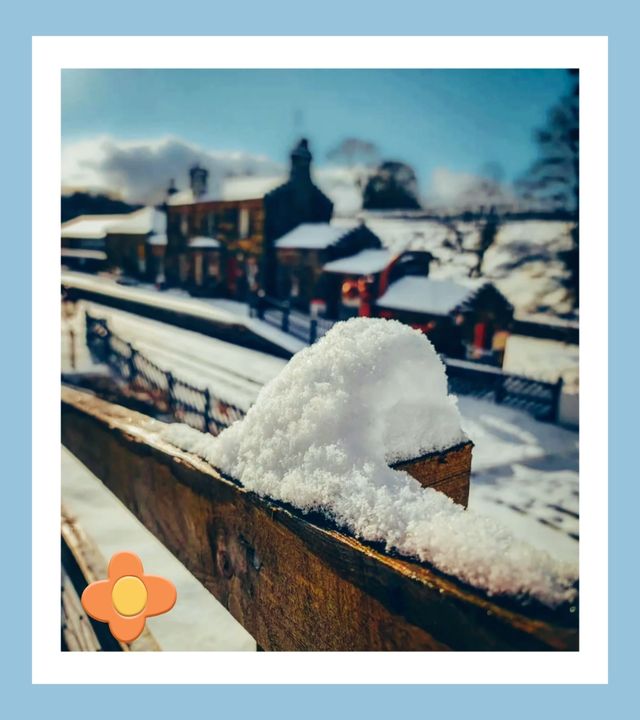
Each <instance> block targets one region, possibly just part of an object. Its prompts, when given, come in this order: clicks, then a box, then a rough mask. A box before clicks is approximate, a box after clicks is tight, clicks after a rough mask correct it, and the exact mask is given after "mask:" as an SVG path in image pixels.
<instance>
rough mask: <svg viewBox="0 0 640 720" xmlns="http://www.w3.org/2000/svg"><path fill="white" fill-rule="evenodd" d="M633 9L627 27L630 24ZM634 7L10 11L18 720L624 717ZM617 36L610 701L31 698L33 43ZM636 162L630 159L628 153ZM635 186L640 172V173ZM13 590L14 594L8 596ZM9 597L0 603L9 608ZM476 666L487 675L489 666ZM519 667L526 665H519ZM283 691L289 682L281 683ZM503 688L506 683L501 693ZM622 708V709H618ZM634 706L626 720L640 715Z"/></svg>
mask: <svg viewBox="0 0 640 720" xmlns="http://www.w3.org/2000/svg"><path fill="white" fill-rule="evenodd" d="M625 6H626V8H627V9H626V11H625ZM629 7H630V3H623V2H616V1H615V0H610V1H609V2H608V3H603V4H600V5H598V6H595V5H594V6H588V5H587V4H586V3H577V2H564V3H563V2H558V0H536V2H535V3H529V4H524V3H516V2H513V0H509V1H504V0H484V2H479V1H477V0H476V1H472V2H468V1H467V2H461V1H458V2H450V3H447V2H439V3H438V4H437V5H436V4H434V3H430V2H428V0H394V1H393V2H388V0H387V1H386V2H381V1H380V0H368V2H360V1H358V2H355V1H352V2H349V0H322V2H319V3H316V4H315V5H311V4H310V3H308V2H306V3H305V2H302V1H301V0H297V1H296V2H294V1H293V0H253V1H252V2H248V1H247V0H239V1H238V2H227V3H225V4H222V3H220V2H215V0H208V1H207V0H190V1H189V2H188V3H186V4H180V3H176V2H175V0H171V2H168V1H167V0H155V1H154V2H147V1H145V2H132V0H109V2H105V3H100V4H97V3H96V4H93V3H88V2H87V0H69V1H58V2H46V3H44V2H43V3H37V2H33V1H31V2H29V1H28V0H25V1H24V2H22V3H21V4H17V3H12V4H11V6H10V8H7V7H5V8H4V12H3V21H2V25H3V28H2V29H3V30H4V32H3V33H2V34H3V40H2V44H0V54H1V57H2V65H1V67H2V72H3V77H4V87H3V90H4V92H3V103H2V105H3V107H4V110H3V112H2V125H3V130H4V139H5V140H6V142H4V143H3V144H4V146H5V152H4V156H3V159H4V166H3V168H2V170H1V171H0V188H1V189H2V192H1V194H0V197H2V199H3V204H4V213H3V220H4V226H3V227H4V229H5V234H4V237H3V244H4V245H3V250H4V253H3V258H4V260H5V264H4V267H3V272H2V282H1V283H0V297H1V300H2V305H1V307H2V308H3V309H4V311H5V312H4V315H3V319H4V321H5V331H4V333H3V339H4V341H5V342H4V343H3V349H4V352H3V353H2V363H3V375H2V377H3V379H4V383H3V386H2V387H3V391H4V392H3V400H4V402H3V410H4V413H3V416H2V420H3V423H2V424H3V428H5V429H4V430H3V432H2V435H1V436H0V437H2V441H3V442H2V445H3V448H4V459H5V463H4V467H5V470H6V472H5V474H4V477H3V480H4V488H3V489H4V503H3V506H4V513H3V522H2V524H1V527H2V534H3V545H2V547H3V549H4V558H3V564H4V572H3V576H2V580H1V581H0V583H1V584H2V585H4V584H5V582H6V583H7V584H8V585H9V586H10V590H11V592H9V593H4V596H3V597H2V598H1V599H0V603H2V609H3V610H4V613H3V615H2V617H3V620H4V622H3V627H2V634H1V637H2V646H3V655H4V656H5V657H6V659H7V662H6V663H4V672H3V680H4V681H5V682H4V683H3V685H4V686H5V689H4V691H3V698H2V700H3V702H2V707H3V709H5V711H6V712H7V716H11V717H42V718H47V720H49V718H52V717H58V716H63V715H64V716H65V717H69V716H70V715H71V716H72V717H74V716H81V715H84V714H85V713H88V714H89V715H90V716H91V717H92V718H96V720H97V719H99V718H110V720H113V717H114V716H116V717H117V714H118V713H122V714H123V715H124V716H128V715H129V714H130V713H131V714H132V713H133V712H134V711H135V710H137V711H138V712H139V713H144V717H145V718H146V717H148V716H149V715H151V716H152V717H153V716H155V717H157V718H161V717H162V718H164V717H167V718H169V717H180V715H184V714H185V711H186V712H197V713H201V714H203V715H204V714H206V715H212V716H214V717H215V716H218V717H220V716H222V715H223V714H225V715H227V716H230V717H233V716H235V715H240V716H243V717H244V716H249V715H252V716H254V717H259V716H260V715H263V714H264V715H265V716H267V717H268V716H269V715H272V714H273V715H277V716H278V717H288V716H292V717H297V716H299V715H303V716H304V717H306V718H326V717H327V716H329V717H331V716H343V715H344V716H347V715H348V716H351V717H359V716H364V717H390V716H391V717H393V716H395V717H397V716H398V715H399V714H401V713H412V714H413V713H416V714H420V715H424V716H433V715H435V714H443V715H444V714H446V717H465V718H471V717H485V716H492V717H502V716H504V717H518V718H536V720H537V719H538V718H539V716H540V715H542V714H548V715H549V716H550V717H559V716H566V715H569V714H571V716H572V717H577V716H578V713H579V714H581V715H582V716H583V717H591V716H594V717H595V716H598V717H602V716H606V715H607V714H611V713H616V709H615V704H614V702H613V701H614V700H620V701H622V702H624V695H625V694H626V692H627V691H628V690H630V689H631V682H632V680H635V675H636V674H637V671H636V670H635V668H637V659H636V656H635V653H633V652H632V651H633V650H634V649H635V648H634V646H633V645H632V643H633V639H634V636H635V635H636V634H637V631H636V628H635V626H634V610H635V608H633V607H632V606H631V603H632V600H633V595H632V588H631V587H630V583H629V582H628V579H629V578H632V577H633V576H634V575H635V574H636V573H637V556H636V554H635V549H636V548H635V546H636V545H637V542H636V541H635V539H634V538H635V534H634V530H635V527H636V524H637V523H635V522H634V520H635V516H636V514H637V512H638V484H639V483H638V477H637V476H638V472H637V469H636V468H635V467H634V466H633V465H632V464H631V457H630V449H631V448H632V447H633V442H634V435H635V434H636V433H637V423H636V416H635V413H633V412H632V400H633V399H634V397H635V396H637V392H635V389H634V370H635V365H636V362H634V361H635V357H634V355H633V348H632V347H630V345H631V343H629V344H628V345H627V344H625V343H624V338H625V336H626V337H629V336H632V335H633V334H634V333H635V332H636V328H635V326H634V324H633V320H632V318H631V313H630V312H629V311H630V309H631V308H633V307H634V305H635V304H636V303H637V300H636V296H635V293H633V289H634V285H633V280H634V278H633V273H634V272H636V273H637V269H638V267H639V264H640V263H639V262H638V261H639V257H638V245H639V243H640V241H639V240H638V238H637V221H636V224H635V225H632V223H631V219H632V212H634V213H636V214H637V210H636V207H637V204H638V200H637V197H636V195H637V185H638V183H637V168H633V167H632V162H633V158H634V156H637V130H636V131H635V135H632V132H633V130H632V127H633V126H634V125H637V118H638V113H637V104H638V103H637V97H636V95H637V93H636V87H637V71H636V68H637V52H634V51H636V50H637V45H638V39H637V19H634V18H633V17H632V11H631V10H630V9H629ZM168 34H171V35H194V34H211V35H236V34H241V35H297V34H303V35H324V34H326V35H335V34H340V35H420V34H422V35H521V34H526V35H549V34H553V35H608V36H609V43H610V45H609V51H610V59H609V62H610V80H609V81H610V107H611V110H610V138H611V139H610V159H611V162H610V166H611V170H612V172H611V179H610V186H611V193H610V209H609V216H610V238H611V239H610V245H609V247H610V252H609V256H610V264H609V277H610V305H609V308H610V320H609V322H610V352H609V373H610V418H611V419H610V423H611V432H610V445H609V457H610V517H611V522H610V588H611V591H610V650H611V652H610V684H609V686H608V687H606V686H599V687H555V686H547V687H542V688H541V687H535V686H533V687H494V686H478V687H475V686H465V687H454V686H440V687H430V686H424V687H422V686H410V687H390V686H377V687H376V686H372V687H368V686H367V687H355V686H331V687H330V688H328V687H326V686H324V687H323V686H318V687H315V686H287V687H281V686H265V687H257V686H250V687H244V688H236V687H233V686H224V687H218V686H216V687H197V686H193V687H190V686H187V687H178V686H167V687H155V686H154V687H141V686H140V687H138V686H133V687H129V686H127V687H118V688H112V689H110V688H109V687H101V688H97V687H76V686H74V687H66V686H63V687H33V686H31V613H30V608H31V602H30V585H31V562H30V559H31V522H30V518H31V512H30V509H31V473H30V470H31V437H30V434H31V427H30V420H31V377H30V372H29V369H30V354H31V323H30V318H31V242H30V233H29V231H28V228H30V209H31V203H30V195H31V193H30V174H31V163H30V159H31V132H30V130H31V122H30V115H31V112H30V111H31V36H32V35H168ZM634 147H635V148H636V152H635V153H634V152H633V148H634ZM633 170H636V172H635V173H634V172H633ZM9 578H11V580H10V581H9ZM0 594H1V593H0ZM478 662H482V658H481V656H479V658H478ZM514 662H517V658H515V657H514ZM282 680H283V682H286V680H287V678H286V677H283V678H282ZM499 682H500V678H499V677H496V683H499ZM611 693H614V694H615V698H614V697H613V696H612V694H611ZM636 704H637V703H636V702H635V699H632V698H631V696H630V693H629V705H628V706H621V709H620V711H619V712H621V713H622V714H624V715H626V714H627V713H630V712H631V708H632V707H634V706H636Z"/></svg>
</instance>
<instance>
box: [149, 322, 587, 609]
mask: <svg viewBox="0 0 640 720" xmlns="http://www.w3.org/2000/svg"><path fill="white" fill-rule="evenodd" d="M162 437H163V439H165V440H167V441H168V442H171V443H172V444H174V445H176V446H177V447H180V448H182V449H183V450H186V451H189V452H192V453H194V454H196V455H198V456H199V457H201V458H203V459H205V460H207V461H208V462H210V463H211V464H212V465H214V466H216V467H218V468H219V469H220V470H221V471H222V472H224V473H226V474H227V475H229V476H232V477H234V478H235V479H237V480H239V481H240V482H241V483H242V484H243V485H244V487H246V488H247V489H249V490H252V491H253V492H256V493H257V494H259V495H261V496H266V497H270V498H272V499H274V500H280V501H283V502H287V503H290V504H291V505H294V506H296V507H297V508H299V509H301V510H303V511H311V510H314V511H319V512H321V513H323V514H324V515H325V516H326V517H328V518H329V519H331V520H333V521H334V522H336V523H337V524H338V525H340V526H341V527H344V528H346V529H347V530H349V531H350V532H351V533H353V534H354V535H356V536H357V537H359V538H361V539H363V540H368V541H373V542H382V543H384V544H385V547H386V548H387V549H388V550H396V551H398V552H400V553H402V554H405V555H408V556H412V557H418V558H420V560H422V561H427V562H430V563H432V564H433V565H434V566H436V567H437V568H439V569H440V570H441V571H443V572H445V573H449V574H451V575H455V576H457V577H459V578H460V579H462V580H464V581H465V582H467V583H469V584H471V585H474V586H476V587H478V588H481V589H483V590H485V591H487V592H488V593H490V594H497V593H508V594H510V595H527V596H531V597H535V598H537V599H538V600H540V601H541V602H544V603H546V604H548V605H551V606H554V605H557V604H559V603H561V602H564V601H567V600H570V599H572V598H573V596H574V591H573V589H572V583H573V581H574V579H575V577H576V573H575V571H574V570H573V569H572V568H570V567H568V566H564V565H560V564H559V563H558V562H557V561H555V560H553V559H552V558H551V557H550V556H549V555H548V554H546V553H544V552H541V551H539V550H536V549H534V548H532V547H531V546H529V545H527V544H525V543H522V542H521V541H518V540H516V539H515V538H514V536H513V535H512V534H511V533H510V532H509V531H507V530H506V529H504V528H502V527H500V526H499V525H498V524H497V523H495V522H494V521H492V520H490V519H488V518H485V517H483V516H480V515H476V514H474V513H473V512H472V511H465V510H464V509H463V508H462V506H460V505H456V504H455V503H454V502H453V501H452V500H451V499H450V498H448V497H447V496H446V495H444V494H442V493H439V492H437V491H435V490H433V489H425V488H423V487H422V486H421V485H420V484H419V483H418V481H417V480H415V479H414V478H412V477H411V476H409V475H408V474H407V473H405V472H400V471H396V470H392V469H391V468H390V467H389V464H390V463H393V462H396V461H399V460H406V459H410V458H412V457H417V456H420V455H422V454H425V453H427V452H432V451H435V450H442V449H445V448H447V447H450V446H452V445H456V444H457V443H459V442H462V441H464V440H466V436H465V435H464V433H463V431H462V429H461V427H460V415H459V413H458V409H457V405H456V401H455V398H453V397H451V396H449V395H448V394H447V380H446V375H445V371H444V366H443V364H442V362H441V361H440V359H439V357H438V356H437V354H436V352H435V350H434V349H433V346H432V345H431V343H430V342H429V340H428V339H427V338H426V337H425V336H424V335H422V334H421V333H420V332H418V331H416V330H413V329H411V328H410V327H408V326H406V325H404V324H402V323H399V322H397V321H389V320H382V319H369V318H356V319H352V320H349V321H348V322H345V323H338V324H336V325H335V326H334V327H333V328H332V329H331V330H330V331H329V332H328V333H327V334H326V335H325V336H324V338H322V339H321V340H320V341H319V342H318V343H316V344H315V345H312V346H311V347H309V348H306V349H304V350H302V351H301V352H299V353H297V354H296V355H295V356H294V357H293V358H292V359H291V360H290V361H289V363H288V364H287V365H286V366H285V368H284V369H283V370H282V372H281V373H280V374H279V375H278V376H277V377H276V378H274V379H273V380H272V381H271V382H269V383H268V384H267V385H265V387H264V388H263V389H262V390H261V392H260V394H259V395H258V398H257V400H256V403H255V405H254V406H253V407H252V408H251V409H250V410H249V412H248V413H247V415H246V417H245V418H244V419H243V420H241V421H239V422H237V423H234V424H233V425H232V426H231V427H230V428H228V429H226V430H225V431H224V432H222V433H221V434H220V435H219V436H218V437H217V438H213V437H211V436H210V435H205V434H203V433H200V432H198V431H196V430H193V429H192V428H189V427H187V426H185V425H171V426H169V427H168V428H167V429H166V430H164V431H163V433H162Z"/></svg>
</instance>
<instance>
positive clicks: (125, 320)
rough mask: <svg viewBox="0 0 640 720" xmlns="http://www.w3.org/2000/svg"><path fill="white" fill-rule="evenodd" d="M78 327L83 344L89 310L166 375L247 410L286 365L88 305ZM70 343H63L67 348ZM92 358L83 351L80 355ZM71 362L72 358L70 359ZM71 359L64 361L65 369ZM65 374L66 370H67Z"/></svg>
mask: <svg viewBox="0 0 640 720" xmlns="http://www.w3.org/2000/svg"><path fill="white" fill-rule="evenodd" d="M78 305H79V312H78V316H77V318H75V319H74V322H75V323H76V324H77V326H78V327H77V330H76V335H77V336H78V337H80V344H83V340H84V312H83V310H84V309H87V310H89V312H90V313H91V314H92V315H93V316H94V317H103V318H106V320H107V321H108V323H109V327H110V329H111V330H112V331H113V332H115V333H116V334H117V335H119V336H120V337H122V338H123V339H125V340H128V341H129V342H131V343H133V345H134V346H135V348H136V349H137V350H139V351H140V352H142V353H144V355H146V356H147V357H148V358H149V359H150V360H151V361H153V362H154V363H156V364H157V365H158V366H159V367H161V368H162V369H163V370H171V371H172V372H173V373H174V374H175V375H176V376H177V377H179V378H181V379H183V380H185V381H187V382H189V383H191V384H193V385H195V386H196V387H201V388H204V387H205V386H206V387H208V388H209V389H210V390H211V392H212V393H213V394H214V396H215V397H218V398H221V399H223V400H226V401H227V402H230V403H233V404H234V405H237V406H238V407H241V408H242V409H247V408H248V407H249V406H250V405H251V404H252V403H253V401H254V400H255V398H256V396H257V394H258V392H259V391H260V388H261V387H262V386H263V385H264V384H265V383H266V382H268V381H269V380H271V378H272V377H274V376H275V375H277V374H278V373H279V372H280V370H281V369H282V367H284V365H285V364H286V361H285V360H281V359H280V358H276V357H273V356H272V355H267V354H265V353H261V352H257V351H255V350H249V349H247V348H243V347H240V346H238V345H233V344H231V343H227V342H223V341H222V340H216V339H214V338H209V337H207V336H205V335H201V334H200V333H195V332H191V331H190V330H183V329H181V328H177V327H175V326H173V325H167V324H166V323H161V322H158V321H156V320H150V319H148V318H144V317H140V316H139V315H133V314H131V313H128V312H125V311H123V310H115V309H113V308H110V307H108V306H105V305H99V304H97V303H92V302H87V301H82V302H80V303H78ZM65 345H66V343H63V347H64V346H65ZM85 352H86V350H85V348H84V347H83V348H82V349H81V350H80V354H81V355H84V354H85ZM67 356H68V353H67ZM65 359H66V358H63V363H64V362H65ZM63 368H64V364H63Z"/></svg>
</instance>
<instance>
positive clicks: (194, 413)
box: [86, 308, 562, 435]
mask: <svg viewBox="0 0 640 720" xmlns="http://www.w3.org/2000/svg"><path fill="white" fill-rule="evenodd" d="M281 312H283V313H284V312H285V309H284V308H283V309H281ZM297 314H299V313H297ZM290 319H291V316H290V314H289V321H290ZM311 322H315V323H316V324H315V325H314V326H313V328H314V332H322V333H323V334H324V332H327V330H328V329H329V328H330V327H331V325H333V323H332V322H331V321H323V320H322V319H319V320H316V321H313V320H312V321H311ZM321 322H326V323H327V325H319V324H317V323H321ZM86 335H87V345H88V347H89V350H90V351H91V354H92V356H93V357H94V359H95V360H96V361H98V362H102V363H106V364H107V365H108V366H109V367H110V368H112V369H113V371H114V372H115V373H116V375H117V376H118V377H119V378H120V379H122V380H123V381H125V382H126V383H128V384H129V385H130V386H131V387H132V388H134V389H140V390H143V391H144V392H145V393H146V395H147V396H148V398H149V400H150V401H151V402H152V404H153V405H154V406H155V407H156V408H157V409H158V411H159V412H162V413H167V414H171V415H173V417H174V418H175V419H176V420H178V421H180V422H184V423H186V424H188V425H191V426H192V427H195V428H196V429H198V430H205V431H208V432H211V433H212V434H214V435H217V434H218V433H219V432H220V431H221V430H224V428H225V427H228V426H229V425H231V424H232V423H233V422H235V421H236V420H239V419H241V418H242V417H244V415H245V411H244V410H242V409H240V408H239V407H237V406H236V405H233V404H232V403H229V402H227V401H226V400H223V399H221V398H218V397H215V396H213V395H212V393H211V391H210V390H209V389H208V388H199V387H196V386H194V385H192V384H191V383H189V382H186V381H185V380H183V379H182V378H179V377H177V376H175V375H174V374H173V373H172V372H170V371H168V370H163V369H162V368H161V367H159V366H158V365H156V364H155V363H154V362H153V361H152V360H150V359H149V358H148V357H146V355H144V354H143V353H141V352H140V351H139V350H137V349H136V348H135V347H134V346H133V345H132V344H131V343H130V342H128V341H127V340H124V339H123V338H121V337H120V336H119V335H117V334H115V333H114V332H112V331H111V329H110V328H109V325H108V322H107V321H106V320H105V319H103V318H98V317H94V316H92V315H91V314H90V313H88V312H87V313H86ZM441 357H442V360H443V362H444V363H445V365H446V368H447V378H448V382H449V391H450V392H451V393H453V394H455V395H469V396H471V397H476V398H479V399H483V400H489V401H492V402H495V403H496V404H503V405H507V406H510V407H514V408H517V409H520V410H524V411H525V412H527V413H529V414H530V415H533V417H535V418H536V419H537V420H543V421H547V422H557V420H558V412H559V405H560V397H561V394H562V379H560V380H558V382H555V383H550V382H543V381H541V380H535V379H532V378H528V377H524V376H521V375H511V374H508V373H505V372H503V371H502V370H500V369H499V368H497V367H491V366H489V365H481V364H479V363H475V362H471V361H465V360H456V359H454V358H449V357H445V356H441Z"/></svg>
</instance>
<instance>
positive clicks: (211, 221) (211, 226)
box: [205, 212, 216, 237]
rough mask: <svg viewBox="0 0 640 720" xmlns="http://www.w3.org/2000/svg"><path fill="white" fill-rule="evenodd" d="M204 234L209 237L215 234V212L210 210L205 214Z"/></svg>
mask: <svg viewBox="0 0 640 720" xmlns="http://www.w3.org/2000/svg"><path fill="white" fill-rule="evenodd" d="M205 234H206V235H208V236H209V237H215V236H216V214H215V213H212V212H210V213H209V214H208V215H207V229H206V231H205Z"/></svg>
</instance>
